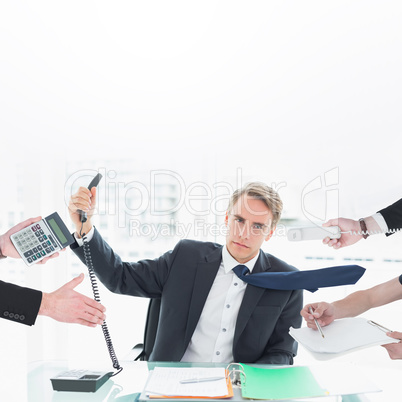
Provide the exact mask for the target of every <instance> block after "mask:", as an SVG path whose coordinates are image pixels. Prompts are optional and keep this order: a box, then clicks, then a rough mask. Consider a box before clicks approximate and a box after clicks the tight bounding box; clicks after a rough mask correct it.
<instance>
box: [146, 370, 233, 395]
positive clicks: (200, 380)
mask: <svg viewBox="0 0 402 402" xmlns="http://www.w3.org/2000/svg"><path fill="white" fill-rule="evenodd" d="M143 393H145V395H146V396H147V397H148V398H189V397H191V398H231V397H232V396H233V389H232V383H231V381H230V378H229V377H228V375H227V371H226V370H225V368H223V367H189V368H184V367H179V368H178V367H155V368H154V370H152V371H150V374H149V378H148V382H147V384H146V386H145V389H144V392H143Z"/></svg>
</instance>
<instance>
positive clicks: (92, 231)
mask: <svg viewBox="0 0 402 402" xmlns="http://www.w3.org/2000/svg"><path fill="white" fill-rule="evenodd" d="M94 232H95V226H92V228H91V230H90V231H89V232H88V234H86V235H85V237H86V238H87V240H88V241H91V240H92V237H94ZM74 237H75V240H76V241H77V244H78V245H79V246H80V247H81V246H82V245H83V244H84V240H82V239H79V238H78V237H77V233H74Z"/></svg>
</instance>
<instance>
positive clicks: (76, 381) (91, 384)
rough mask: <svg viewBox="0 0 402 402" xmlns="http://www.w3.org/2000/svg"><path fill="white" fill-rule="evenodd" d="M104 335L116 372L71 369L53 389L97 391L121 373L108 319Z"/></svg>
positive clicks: (96, 296) (87, 256)
mask: <svg viewBox="0 0 402 402" xmlns="http://www.w3.org/2000/svg"><path fill="white" fill-rule="evenodd" d="M101 179H102V175H101V174H100V173H98V174H97V175H96V176H95V177H94V178H93V179H92V181H91V183H89V186H88V189H89V190H91V189H92V188H93V187H96V186H97V185H98V184H99V182H100V180H101ZM78 213H79V214H80V220H81V222H82V223H81V230H80V236H81V238H82V240H83V249H84V258H85V265H86V266H87V268H88V273H89V279H90V281H91V286H92V292H93V294H94V299H95V300H96V301H97V302H99V303H100V297H99V290H98V284H97V282H96V276H95V271H94V268H93V263H92V258H91V250H90V247H89V243H88V240H87V238H86V233H82V229H83V226H84V222H86V221H87V214H86V212H84V211H81V210H78ZM102 331H103V335H104V337H105V340H106V346H107V348H108V351H109V355H110V358H111V360H112V363H113V367H114V368H115V369H116V370H118V371H117V372H116V373H114V374H113V373H111V372H110V373H106V372H103V373H100V372H89V371H86V370H70V371H67V372H64V373H61V374H59V375H58V376H56V377H53V378H51V381H52V385H53V389H54V390H55V391H77V392H95V391H96V390H97V389H98V388H99V387H101V386H102V385H103V384H104V383H105V382H106V381H107V379H108V378H110V377H113V376H115V375H116V374H119V373H120V371H121V370H123V367H121V366H120V364H119V361H118V360H117V357H116V353H115V351H114V348H113V344H112V340H111V338H110V334H109V329H108V327H107V325H106V321H104V322H103V324H102Z"/></svg>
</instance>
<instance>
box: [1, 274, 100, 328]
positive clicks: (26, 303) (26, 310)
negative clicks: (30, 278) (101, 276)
mask: <svg viewBox="0 0 402 402" xmlns="http://www.w3.org/2000/svg"><path fill="white" fill-rule="evenodd" d="M83 279H84V275H83V274H81V275H79V276H78V277H76V278H74V279H72V280H71V281H70V282H68V283H66V284H65V285H63V286H62V287H60V288H59V289H57V290H55V291H54V292H52V293H44V292H43V293H42V292H40V291H39V290H35V289H30V288H25V287H21V286H17V285H14V284H12V283H7V282H3V281H0V317H1V318H5V319H7V320H11V321H15V322H18V323H20V324H25V325H34V324H35V321H36V317H37V316H38V315H43V316H48V317H50V318H53V319H54V320H56V321H60V322H66V323H76V324H81V325H85V326H88V327H96V326H97V325H102V323H103V321H104V320H105V318H106V317H105V314H104V312H105V310H106V309H105V307H103V306H102V304H100V303H98V302H96V301H95V300H93V299H91V298H89V297H87V296H84V295H82V294H81V293H78V292H76V291H75V290H74V288H75V287H76V286H78V285H79V284H80V283H81V282H82V281H83Z"/></svg>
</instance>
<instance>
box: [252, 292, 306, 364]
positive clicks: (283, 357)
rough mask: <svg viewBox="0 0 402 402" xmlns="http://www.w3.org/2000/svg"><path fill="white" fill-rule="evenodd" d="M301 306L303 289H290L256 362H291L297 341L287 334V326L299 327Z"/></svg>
mask: <svg viewBox="0 0 402 402" xmlns="http://www.w3.org/2000/svg"><path fill="white" fill-rule="evenodd" d="M302 308H303V291H302V290H294V291H292V293H291V295H290V297H289V300H288V302H287V303H286V305H285V307H284V308H283V310H282V312H281V314H280V316H279V318H278V320H277V322H276V325H275V328H274V331H273V333H272V335H271V337H270V339H269V342H268V344H267V346H266V349H265V353H264V355H263V356H262V357H261V358H260V359H258V360H257V361H256V363H264V364H293V358H294V356H296V353H297V342H296V341H295V340H294V339H293V338H292V337H291V336H290V335H289V328H290V327H293V328H300V327H301V324H302V317H301V315H300V310H301V309H302Z"/></svg>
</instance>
